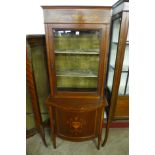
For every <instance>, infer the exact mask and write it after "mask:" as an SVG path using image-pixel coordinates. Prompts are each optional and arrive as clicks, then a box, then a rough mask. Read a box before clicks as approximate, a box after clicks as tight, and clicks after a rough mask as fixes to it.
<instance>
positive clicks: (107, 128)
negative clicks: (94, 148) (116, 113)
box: [102, 121, 110, 147]
mask: <svg viewBox="0 0 155 155" xmlns="http://www.w3.org/2000/svg"><path fill="white" fill-rule="evenodd" d="M109 128H110V122H109V121H108V122H107V125H106V131H105V137H104V141H103V143H102V147H103V146H105V144H106V142H107V139H108V136H109Z"/></svg>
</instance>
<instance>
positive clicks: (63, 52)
mask: <svg viewBox="0 0 155 155" xmlns="http://www.w3.org/2000/svg"><path fill="white" fill-rule="evenodd" d="M55 53H56V54H81V55H98V54H99V51H97V50H93V52H90V51H79V50H78V52H77V51H74V50H70V51H55Z"/></svg>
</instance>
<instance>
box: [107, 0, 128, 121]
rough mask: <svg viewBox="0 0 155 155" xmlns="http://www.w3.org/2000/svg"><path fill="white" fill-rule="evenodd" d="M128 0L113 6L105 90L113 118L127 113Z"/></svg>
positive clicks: (121, 116) (126, 116) (122, 116)
mask: <svg viewBox="0 0 155 155" xmlns="http://www.w3.org/2000/svg"><path fill="white" fill-rule="evenodd" d="M128 38H129V37H128V2H127V0H125V1H119V2H118V3H116V4H115V5H114V6H113V16H112V26H111V41H110V55H109V64H108V75H107V91H108V96H109V101H110V105H112V106H113V105H114V106H113V114H114V118H115V119H116V118H128V115H129V39H128Z"/></svg>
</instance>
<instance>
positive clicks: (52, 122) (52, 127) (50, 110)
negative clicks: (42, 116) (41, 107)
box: [49, 106, 56, 148]
mask: <svg viewBox="0 0 155 155" xmlns="http://www.w3.org/2000/svg"><path fill="white" fill-rule="evenodd" d="M49 113H50V127H51V139H52V141H53V147H54V148H56V135H55V131H54V120H53V110H52V107H51V106H50V107H49Z"/></svg>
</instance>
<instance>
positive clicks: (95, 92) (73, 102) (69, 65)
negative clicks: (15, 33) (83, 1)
mask: <svg viewBox="0 0 155 155" xmlns="http://www.w3.org/2000/svg"><path fill="white" fill-rule="evenodd" d="M43 11H44V23H45V32H46V33H45V34H46V47H47V61H48V72H49V81H50V94H49V97H48V98H47V100H46V101H45V104H46V106H47V107H48V110H49V115H50V126H51V136H52V141H53V146H54V148H56V136H58V137H61V138H63V139H67V140H71V141H84V140H88V139H94V138H98V145H97V147H98V149H99V148H100V143H101V135H102V123H103V115H104V108H105V105H106V99H105V95H104V94H105V92H104V91H105V89H104V87H105V80H106V68H107V54H108V45H109V32H110V21H111V7H108V6H105V7H104V6H88V7H87V6H43Z"/></svg>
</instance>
